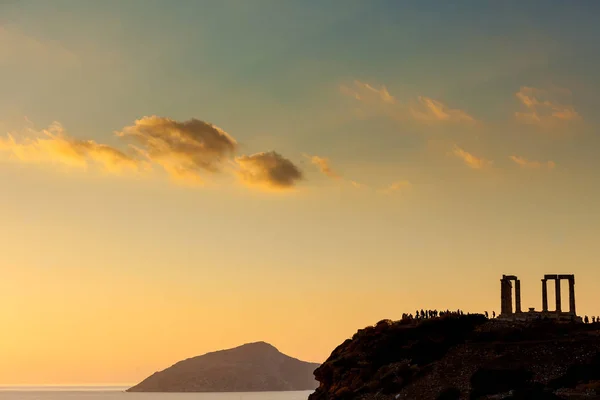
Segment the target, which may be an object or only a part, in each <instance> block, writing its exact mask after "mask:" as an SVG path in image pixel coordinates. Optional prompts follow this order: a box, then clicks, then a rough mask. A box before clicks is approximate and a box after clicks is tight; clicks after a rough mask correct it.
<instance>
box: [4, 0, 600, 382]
mask: <svg viewBox="0 0 600 400" xmlns="http://www.w3.org/2000/svg"><path fill="white" fill-rule="evenodd" d="M450 3H454V4H450ZM599 13H600V2H598V1H595V0H589V1H586V0H579V1H569V2H566V1H554V0H543V1H542V0H539V1H535V0H532V1H527V2H523V1H517V0H515V1H509V0H505V1H502V2H491V1H462V2H446V1H427V0H424V1H418V2H417V1H413V2H408V1H395V0H371V1H364V0H337V1H322V0H303V1H300V0H298V1H291V0H290V1H283V0H251V1H250V0H237V1H233V0H205V1H201V0H178V1H173V2H169V1H158V0H127V1H122V0H103V1H93V0H71V1H67V0H52V1H48V0H22V1H19V0H4V1H2V0H0V74H1V77H2V78H1V79H0V83H1V84H0V193H1V195H0V218H1V223H2V229H0V242H1V243H2V246H1V252H0V254H1V256H0V272H1V275H0V384H83V383H85V384H92V383H123V384H129V383H136V382H137V381H139V380H141V379H143V378H145V377H146V376H148V375H150V374H151V373H153V372H154V371H157V370H161V369H164V368H166V367H168V366H170V365H171V364H173V363H174V362H176V361H179V360H181V359H184V358H188V357H192V356H195V355H199V354H203V353H206V352H209V351H214V350H218V349H223V348H229V347H234V346H237V345H240V344H243V343H247V342H253V341H266V342H269V343H271V344H273V345H274V346H276V347H277V348H278V349H279V350H281V351H282V352H284V353H286V354H288V355H291V356H294V357H298V358H300V359H303V360H307V361H315V362H322V361H324V360H325V359H326V358H327V357H328V355H329V354H330V353H331V351H332V350H333V349H334V348H335V347H336V346H337V345H338V344H340V343H341V342H342V341H343V340H345V339H346V338H348V337H350V336H352V334H353V333H354V332H356V330H357V329H359V328H362V327H364V326H366V325H369V324H374V323H376V322H377V321H379V320H381V319H384V318H390V319H399V318H400V317H401V315H402V313H403V312H414V310H415V309H416V308H419V309H420V308H432V309H433V308H437V309H446V308H450V309H457V308H461V309H464V310H465V311H471V312H483V311H486V310H487V311H489V312H491V311H492V310H495V311H496V312H499V309H500V298H499V296H500V295H499V292H500V281H499V279H500V278H501V275H502V274H515V275H518V276H519V277H520V278H521V282H522V283H521V286H522V298H523V308H524V309H527V308H528V307H535V308H536V309H538V310H539V309H540V308H541V284H540V279H541V278H542V275H543V274H545V273H548V274H549V273H574V274H575V275H576V290H577V307H578V312H579V314H580V315H589V316H592V315H600V305H599V304H600V303H599V300H598V293H599V291H598V290H599V289H598V288H599V287H600V263H599V261H600V157H599V156H598V153H599V151H600V136H599V129H598V128H599V126H600V113H599V112H598V109H599V107H600V97H599V96H598V93H599V92H600V79H599V71H600V48H599V46H598V42H599V40H600V24H598V15H600V14H599ZM563 286H564V289H565V294H564V295H563V308H565V309H566V308H567V306H568V301H567V298H566V289H567V288H566V286H567V285H563ZM549 295H550V296H551V297H550V298H551V300H550V304H551V305H553V304H554V302H553V297H552V296H553V286H552V285H549Z"/></svg>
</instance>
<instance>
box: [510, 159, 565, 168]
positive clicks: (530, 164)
mask: <svg viewBox="0 0 600 400" xmlns="http://www.w3.org/2000/svg"><path fill="white" fill-rule="evenodd" d="M508 158H510V159H511V160H512V161H514V162H515V164H517V165H519V166H520V167H523V168H536V169H537V168H547V169H554V167H556V163H555V162H554V161H546V162H540V161H530V160H527V159H526V158H524V157H520V156H509V157H508Z"/></svg>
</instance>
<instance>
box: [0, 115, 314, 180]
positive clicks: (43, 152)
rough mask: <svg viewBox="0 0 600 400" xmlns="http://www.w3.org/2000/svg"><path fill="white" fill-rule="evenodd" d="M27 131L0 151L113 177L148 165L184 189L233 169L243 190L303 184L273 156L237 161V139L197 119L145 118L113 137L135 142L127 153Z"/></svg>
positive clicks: (57, 128) (59, 131)
mask: <svg viewBox="0 0 600 400" xmlns="http://www.w3.org/2000/svg"><path fill="white" fill-rule="evenodd" d="M28 132H29V135H27V134H23V133H19V134H16V133H14V134H8V135H7V136H6V137H4V138H0V152H4V153H7V154H9V156H10V157H12V158H13V159H15V160H18V161H21V162H30V163H57V164H63V165H66V166H70V167H79V168H86V169H87V168H88V167H89V166H91V165H97V166H99V167H100V168H102V169H104V170H106V171H109V172H112V173H118V172H122V171H124V170H150V169H151V166H152V164H157V165H159V166H161V167H162V168H163V169H164V170H165V171H166V172H167V173H168V174H169V175H170V176H171V177H172V178H173V179H175V180H177V181H181V182H184V183H186V184H199V183H202V181H203V179H202V177H203V174H208V173H216V172H221V171H223V170H224V169H226V168H225V167H230V166H231V165H234V166H235V170H234V172H235V173H237V174H238V176H239V177H240V178H241V180H242V181H243V182H244V183H245V184H247V185H254V186H261V187H264V188H269V189H273V188H279V189H284V188H290V187H292V186H294V185H295V184H296V182H297V181H298V180H300V179H302V173H301V172H300V170H299V169H298V168H297V167H296V166H295V165H294V164H293V163H292V162H291V161H289V160H288V159H286V158H284V157H283V156H281V155H280V154H278V153H276V152H273V151H271V152H267V153H258V154H254V155H251V156H241V157H238V158H235V152H236V150H237V142H236V141H235V139H233V138H232V137H231V136H230V135H229V134H227V133H226V132H225V131H223V130H222V129H221V128H219V127H216V126H214V125H212V124H209V123H207V122H204V121H201V120H198V119H190V120H188V121H184V122H179V121H175V120H172V119H169V118H163V117H157V116H149V117H143V118H141V119H139V120H137V121H135V122H134V124H133V125H131V126H127V127H125V128H123V129H122V130H121V131H119V132H116V135H117V137H120V138H122V139H130V140H132V141H134V142H135V144H134V145H129V146H128V150H129V153H130V154H128V153H125V152H124V151H122V150H119V149H118V148H115V147H112V146H109V145H106V144H101V143H97V142H95V141H93V140H80V139H75V138H73V137H70V136H68V135H67V134H66V133H65V130H64V128H63V127H62V125H60V124H59V123H57V122H55V123H53V124H52V125H51V126H50V127H49V128H47V129H44V130H42V131H40V132H36V131H33V130H32V129H29V131H28ZM227 170H228V172H230V171H231V168H227Z"/></svg>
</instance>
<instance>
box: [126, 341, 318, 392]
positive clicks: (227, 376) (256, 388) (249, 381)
mask: <svg viewBox="0 0 600 400" xmlns="http://www.w3.org/2000/svg"><path fill="white" fill-rule="evenodd" d="M318 366H319V364H315V363H310V362H305V361H300V360H298V359H295V358H292V357H289V356H287V355H285V354H283V353H281V352H279V350H277V349H276V348H275V347H273V346H272V345H270V344H268V343H265V342H256V343H248V344H244V345H242V346H239V347H236V348H233V349H227V350H221V351H215V352H211V353H207V354H204V355H201V356H197V357H193V358H189V359H187V360H183V361H180V362H178V363H176V364H174V365H173V366H171V367H169V368H167V369H165V370H163V371H160V372H155V373H154V374H152V375H151V376H149V377H148V378H146V379H145V380H143V381H142V382H141V383H139V384H138V385H136V386H134V387H132V388H130V389H128V390H127V391H128V392H276V391H300V390H314V389H315V388H316V387H317V386H318V382H317V381H316V380H315V377H314V375H313V373H314V371H315V369H316V368H317V367H318Z"/></svg>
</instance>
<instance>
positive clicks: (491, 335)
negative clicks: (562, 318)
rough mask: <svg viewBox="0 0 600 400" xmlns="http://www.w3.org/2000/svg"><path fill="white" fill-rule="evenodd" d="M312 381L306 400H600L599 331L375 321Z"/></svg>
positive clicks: (482, 322) (547, 325)
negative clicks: (313, 388)
mask: <svg viewBox="0 0 600 400" xmlns="http://www.w3.org/2000/svg"><path fill="white" fill-rule="evenodd" d="M315 376H316V378H317V380H318V381H319V382H320V386H319V388H318V389H317V390H316V391H315V393H313V394H312V395H311V396H310V397H309V399H310V400H336V399H340V400H345V399H359V400H371V399H377V400H388V399H394V400H396V399H420V400H428V399H430V400H444V399H445V400H452V399H455V400H456V399H492V398H494V399H578V398H587V399H590V398H600V395H598V396H596V395H595V392H596V389H597V388H600V326H599V325H598V324H593V325H590V324H556V323H553V322H547V321H538V322H535V323H532V322H522V323H515V322H501V321H498V320H488V319H487V318H485V317H484V316H481V315H465V316H456V315H451V316H446V317H442V318H435V319H431V320H424V321H413V320H407V321H399V322H392V321H381V322H379V323H378V324H377V325H376V326H371V327H368V328H365V329H361V330H360V331H358V332H357V333H356V334H355V335H354V337H353V338H352V339H348V340H346V341H345V342H344V343H342V344H341V345H340V346H338V347H337V348H336V349H335V350H334V351H333V353H332V354H331V356H330V357H329V359H328V360H327V361H326V362H325V363H324V364H323V365H322V366H320V367H319V368H317V370H316V371H315ZM598 393H600V392H598ZM581 396H585V397H581Z"/></svg>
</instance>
